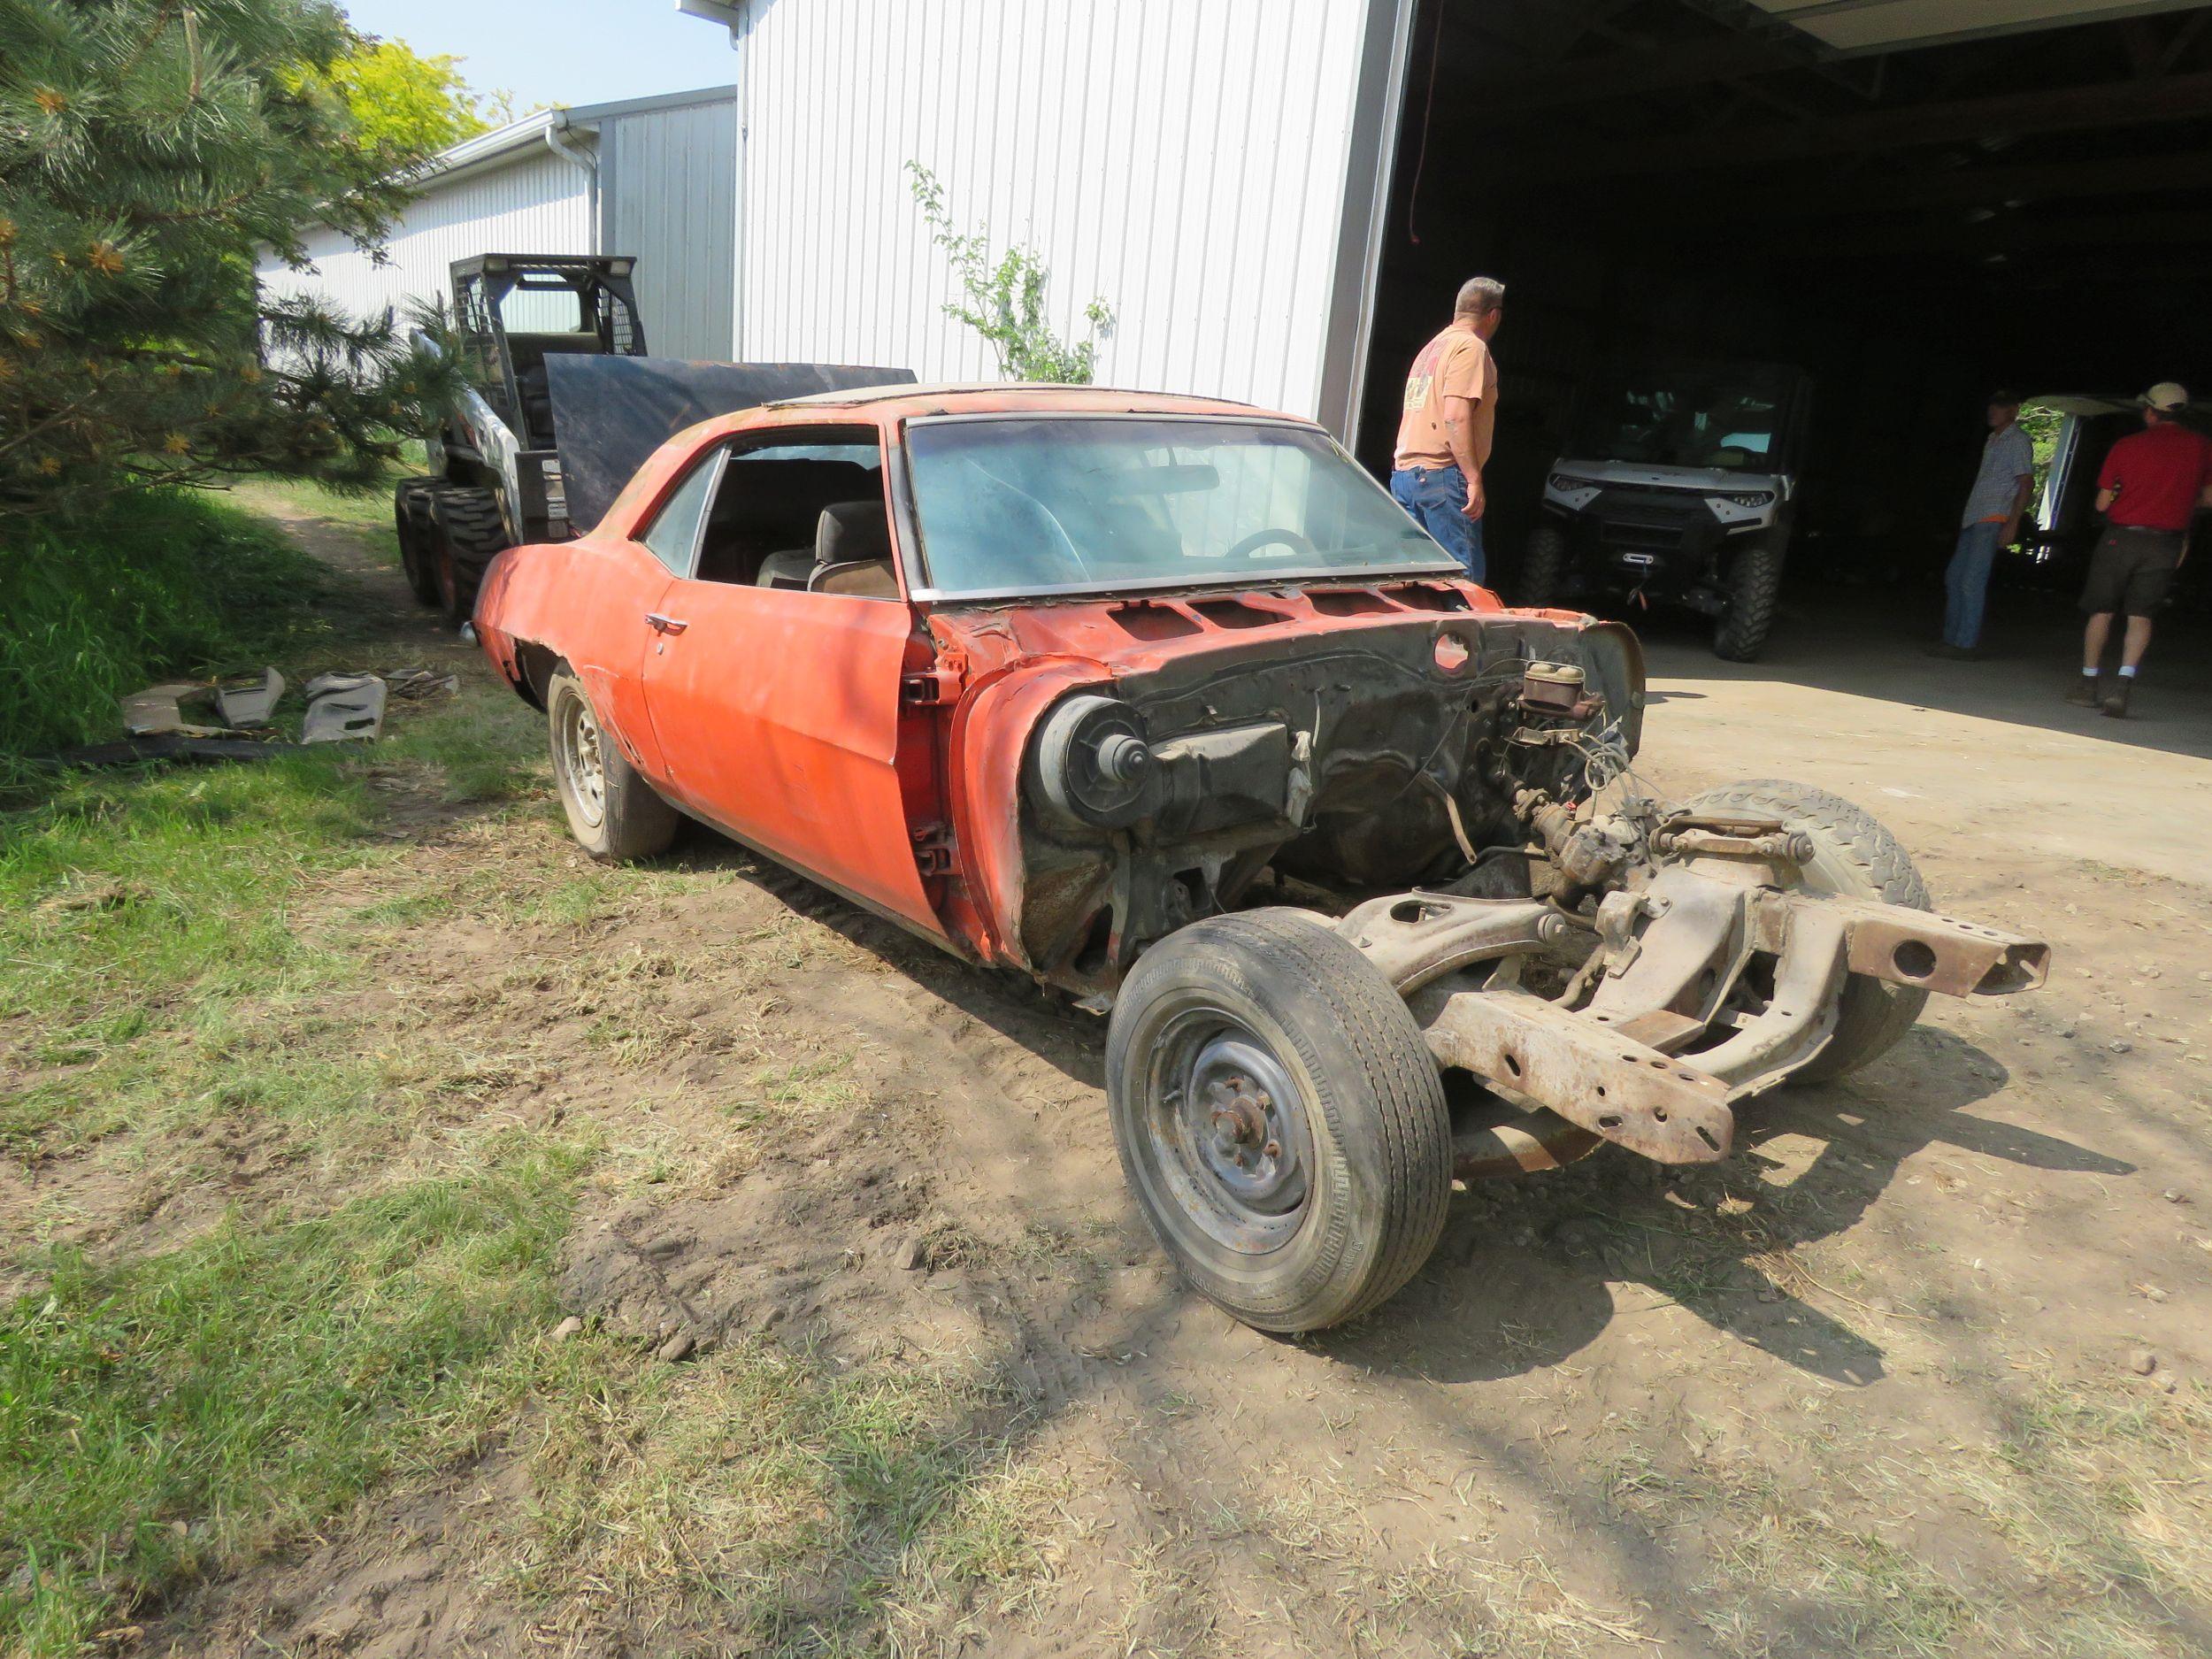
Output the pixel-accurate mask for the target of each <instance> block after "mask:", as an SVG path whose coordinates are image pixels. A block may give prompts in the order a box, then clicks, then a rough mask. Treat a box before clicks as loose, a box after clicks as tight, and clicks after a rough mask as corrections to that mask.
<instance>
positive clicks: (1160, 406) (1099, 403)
mask: <svg viewBox="0 0 2212 1659" xmlns="http://www.w3.org/2000/svg"><path fill="white" fill-rule="evenodd" d="M762 407H764V408H766V409H802V410H803V409H838V410H851V411H864V412H865V413H867V414H869V415H872V416H874V417H876V418H878V419H889V420H902V419H909V418H910V417H913V416H917V415H995V414H1021V413H1028V412H1036V413H1056V414H1083V415H1101V414H1110V415H1123V414H1136V415H1246V416H1253V415H1256V416H1259V417H1261V418H1263V419H1269V420H1296V421H1298V422H1299V424H1300V425H1302V426H1311V425H1312V424H1313V423H1312V422H1311V421H1309V420H1305V419H1302V417H1300V416H1296V415H1282V414H1277V413H1276V412H1275V411H1272V410H1267V409H1261V408H1258V407H1256V405H1254V404H1251V403H1231V402H1229V401H1228V400H1226V399H1225V398H1218V397H1194V396H1187V395H1186V394H1184V393H1180V392H1140V391H1132V390H1127V389H1124V388H1116V387H1107V386H1054V385H1047V384H1043V383H1041V382H1035V381H1010V382H1004V381H1000V382H970V383H964V384H949V385H942V386H914V385H895V386H862V387H855V388H850V389H848V390H845V391H840V392H814V393H810V395H808V396H804V397H781V398H777V399H775V400H774V401H772V402H771V403H765V404H764V405H762Z"/></svg>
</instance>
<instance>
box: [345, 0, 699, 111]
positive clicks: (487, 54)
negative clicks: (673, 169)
mask: <svg viewBox="0 0 2212 1659" xmlns="http://www.w3.org/2000/svg"><path fill="white" fill-rule="evenodd" d="M340 4H342V5H343V6H344V7H345V9H346V12H347V14H348V15H349V16H350V17H351V18H352V19H353V21H354V26H355V27H357V28H360V29H362V30H365V32H367V33H368V34H371V35H383V36H385V37H387V38H396V39H399V40H403V41H405V42H407V43H408V44H409V45H410V46H411V47H413V48H414V49H415V50H417V51H418V52H420V53H421V54H423V56H425V57H426V58H427V57H433V56H435V55H436V54H438V53H441V52H450V53H451V54H453V55H454V56H455V57H457V58H461V59H463V62H462V64H461V74H462V77H463V79H465V81H467V82H468V83H469V85H470V86H472V87H473V88H476V89H477V90H478V91H479V92H491V91H496V90H504V91H508V92H511V93H513V94H514V96H515V107H516V108H517V109H518V110H527V109H529V108H531V107H533V106H534V105H536V104H571V105H572V104H605V103H608V102H611V100H613V99H616V98H641V97H649V96H653V95H655V94H657V93H662V92H687V91H689V90H691V89H692V88H696V87H718V86H726V85H728V84H729V83H730V82H731V81H734V80H735V79H736V78H737V58H736V54H734V53H733V52H732V51H731V50H730V45H729V35H727V34H726V32H725V31H724V30H723V29H722V28H720V27H718V26H717V25H715V24H712V23H707V22H703V21H702V20H701V19H697V18H687V17H683V16H680V15H679V14H678V12H677V11H676V0H340Z"/></svg>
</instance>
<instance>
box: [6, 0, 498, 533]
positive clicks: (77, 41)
mask: <svg viewBox="0 0 2212 1659" xmlns="http://www.w3.org/2000/svg"><path fill="white" fill-rule="evenodd" d="M360 44H361V37H360V36H358V35H356V34H355V33H354V32H353V31H352V29H351V28H350V27H349V25H348V24H347V22H346V20H345V18H344V15H343V14H342V12H340V11H339V10H338V9H337V7H336V6H335V5H334V4H329V0H192V3H191V4H181V3H180V0H0V530H4V527H5V525H6V523H7V521H8V519H9V518H10V517H12V516H19V515H24V514H34V513H35V514H46V513H51V512H55V511H67V510H70V509H74V508H81V507H85V506H89V505H93V504H96V503H97V502H99V501H100V500H102V499H104V498H105V497H107V496H110V495H113V494H115V493H116V492H118V491H120V490H127V489H131V488H141V487H145V486H150V485H159V484H177V483H200V482H206V481H208V480H212V479H216V478H219V477H221V476H223V475H226V474H234V473H240V472H277V473H282V474H288V475H292V476H304V477H313V478H319V479H322V480H326V481H328V482H332V483H335V484H339V485H345V484H348V483H365V482H366V481H367V480H371V479H373V478H374V477H376V476H378V475H380V472H381V471H382V469H383V466H384V465H385V462H386V461H387V460H388V458H389V457H391V456H392V455H394V454H395V453H396V441H395V438H394V436H393V434H395V433H396V432H399V431H419V430H422V429H424V428H425V427H426V426H427V425H428V424H429V417H430V414H431V411H434V409H436V408H437V407H439V406H441V405H442V403H444V401H445V399H446V397H447V396H448V395H449V392H450V390H451V387H452V380H453V376H454V373H455V371H454V370H453V368H452V367H451V366H450V365H451V362H452V359H451V358H450V357H445V358H441V357H438V356H437V355H436V354H435V353H432V352H426V351H425V350H423V349H421V348H420V347H419V345H417V344H416V343H414V342H413V341H412V339H411V334H412V330H411V327H410V326H409V323H408V320H407V319H395V318H393V317H392V316H390V315H384V316H380V317H375V318H370V319H346V318H343V317H341V316H339V315H336V314H335V313H334V312H333V311H330V310H329V309H327V308H326V307H325V306H323V305H321V304H319V303H315V302H311V301H303V300H298V299H287V300H275V299H272V298H270V297H269V296H265V295H264V294H263V293H262V292H261V291H260V289H259V288H258V287H257V284H256V282H255V280H254V267H255V262H256V258H257V255H258V254H259V253H260V252H261V250H265V249H273V250H275V251H276V252H277V253H278V254H279V255H280V256H281V257H284V258H285V259H287V260H288V261H289V262H291V263H292V264H294V265H304V264H305V263H306V253H305V250H304V246H303V233H304V232H305V231H306V230H307V229H308V228H309V227H312V226H316V225H324V226H329V227H333V228H335V229H337V230H339V231H341V232H342V233H343V234H346V235H347V236H348V237H349V238H350V239H351V240H352V241H353V242H355V243H356V244H357V245H358V246H361V247H363V248H370V249H373V248H376V247H378V246H379V245H380V239H381V237H382V236H383V234H384V233H385V231H386V230H387V228H388V226H389V223H390V220H391V217H392V215H393V214H394V212H396V210H397V209H398V208H399V206H400V205H401V204H403V202H404V200H405V199H406V188H405V184H404V179H405V176H406V174H407V173H408V171H409V170H410V168H411V167H412V166H415V165H419V163H420V162H421V161H422V160H423V159H424V157H420V156H419V155H411V154H408V153H406V152H405V151H404V150H402V149H400V148H399V147H397V146H396V145H395V144H394V143H392V142H389V141H381V142H380V141H374V140H369V141H365V139H364V136H363V134H362V132H361V130H360V127H359V124H358V122H357V119H356V118H355V117H354V115H353V114H352V113H351V111H349V107H348V105H347V102H346V99H345V97H344V96H342V92H341V91H340V90H339V89H338V88H336V87H334V85H333V84H332V81H331V79H330V72H331V69H332V65H334V64H335V63H337V62H339V61H340V60H342V59H343V58H345V57H346V56H347V55H348V54H349V52H352V51H354V50H357V48H358V47H359V46H360Z"/></svg>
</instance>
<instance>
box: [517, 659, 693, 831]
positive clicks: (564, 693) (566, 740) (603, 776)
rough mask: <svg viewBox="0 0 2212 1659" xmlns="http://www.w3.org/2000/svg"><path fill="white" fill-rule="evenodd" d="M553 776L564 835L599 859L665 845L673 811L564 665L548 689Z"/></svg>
mask: <svg viewBox="0 0 2212 1659" xmlns="http://www.w3.org/2000/svg"><path fill="white" fill-rule="evenodd" d="M545 712H546V719H547V722H548V726H549V732H550V734H551V741H552V745H553V781H554V787H556V788H557V789H558V790H559V792H560V796H561V810H563V811H564V812H565V813H566V814H567V815H568V828H569V833H571V834H572V835H574V836H575V837H576V840H577V842H578V844H579V845H580V846H581V847H582V848H583V849H584V850H585V851H586V852H588V853H589V854H590V855H591V856H593V857H594V858H595V859H597V860H599V862H600V863H602V864H628V863H630V862H632V861H633V860H634V859H639V858H651V857H655V856H657V855H659V854H661V853H664V852H666V851H667V850H668V846H669V843H670V842H671V841H674V840H675V839H676V827H677V825H678V823H679V822H680V819H679V817H678V814H677V811H676V809H675V808H674V807H672V806H671V805H669V804H668V803H667V802H665V801H664V800H662V799H661V798H660V796H659V795H656V794H654V793H653V786H652V785H651V784H649V783H648V782H646V781H645V780H644V779H643V778H642V777H641V776H639V775H638V771H637V768H635V767H634V766H633V765H631V764H630V763H629V761H628V759H627V758H626V757H625V756H624V755H623V753H622V749H621V747H620V746H619V745H618V744H617V743H616V741H614V739H613V737H612V736H611V734H610V733H608V732H607V730H606V728H605V727H604V726H601V725H600V723H599V714H598V711H597V710H595V709H594V708H593V707H592V706H591V698H590V697H589V696H588V695H587V694H586V693H585V690H584V682H583V681H582V680H579V679H577V677H576V673H575V671H574V670H573V669H572V668H570V667H569V665H568V664H566V663H563V664H560V666H559V667H557V668H556V669H555V670H554V671H553V676H552V678H551V680H549V681H548V682H547V685H546V687H545Z"/></svg>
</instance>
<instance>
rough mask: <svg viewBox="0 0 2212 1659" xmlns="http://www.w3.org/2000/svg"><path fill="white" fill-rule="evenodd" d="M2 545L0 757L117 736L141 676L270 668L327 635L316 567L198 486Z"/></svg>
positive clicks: (119, 505)
mask: <svg viewBox="0 0 2212 1659" xmlns="http://www.w3.org/2000/svg"><path fill="white" fill-rule="evenodd" d="M14 541H15V545H12V546H9V547H4V548H0V761H4V760H5V759H8V758H12V757H20V756H25V755H35V754H39V753H42V752H44V751H47V750H50V749H65V748H67V747H68V746H70V745H72V744H74V743H86V742H95V741H102V740H104V739H107V738H111V737H116V736H119V735H120V726H119V718H118V714H117V710H116V699H117V698H118V697H119V696H121V695H124V694H125V693H127V692H130V691H134V690H136V689H137V688H138V687H141V686H143V685H147V684H149V683H150V682H153V681H156V680H163V679H170V678H193V677H196V676H199V675H203V674H211V673H224V672H238V671H243V670H247V669H253V668H260V667H265V666H267V665H268V664H271V663H273V662H279V661H280V660H281V659H283V658H285V657H287V656H288V655H293V654H296V652H297V650H298V649H299V648H300V647H301V646H302V645H303V644H304V643H306V641H307V640H308V639H309V638H310V637H311V636H314V635H317V634H322V633H325V632H326V631H327V625H326V624H325V623H323V622H321V621H319V620H318V619H317V617H316V613H315V611H314V605H313V602H314V601H315V600H316V599H317V598H318V597H319V595H321V593H322V589H323V586H324V583H325V581H326V578H325V576H324V574H323V572H322V568H321V566H319V565H317V564H316V563H315V562H314V561H313V560H312V559H311V558H309V557H307V556H306V555H305V554H303V553H302V552H300V551H299V550H298V549H296V548H294V547H293V546H292V545H291V544H290V543H289V542H288V541H285V540H284V539H283V538H282V537H281V536H280V535H279V534H277V533H276V532H275V531H273V530H271V529H269V528H268V527H266V526H263V525H261V524H258V523H257V522H256V521H255V520H253V519H252V518H249V517H248V516H247V515H246V514H244V513H242V512H241V511H238V510H237V509H235V508H234V507H230V506H228V505H227V504H225V503H221V502H218V501H214V500H211V499H209V498H208V497H206V496H204V495H191V494H186V493H183V492H156V493H152V494H150V495H142V496H135V497H132V498H129V499H122V500H118V501H116V502H114V503H111V505H110V506H108V507H107V508H106V509H104V511H102V512H100V513H99V514H98V515H97V516H96V517H94V518H86V519H81V520H76V521H59V520H58V521H55V522H52V523H48V524H42V525H39V526H35V527H34V528H31V529H29V530H28V531H26V532H21V533H19V534H16V535H15V537H14Z"/></svg>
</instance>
